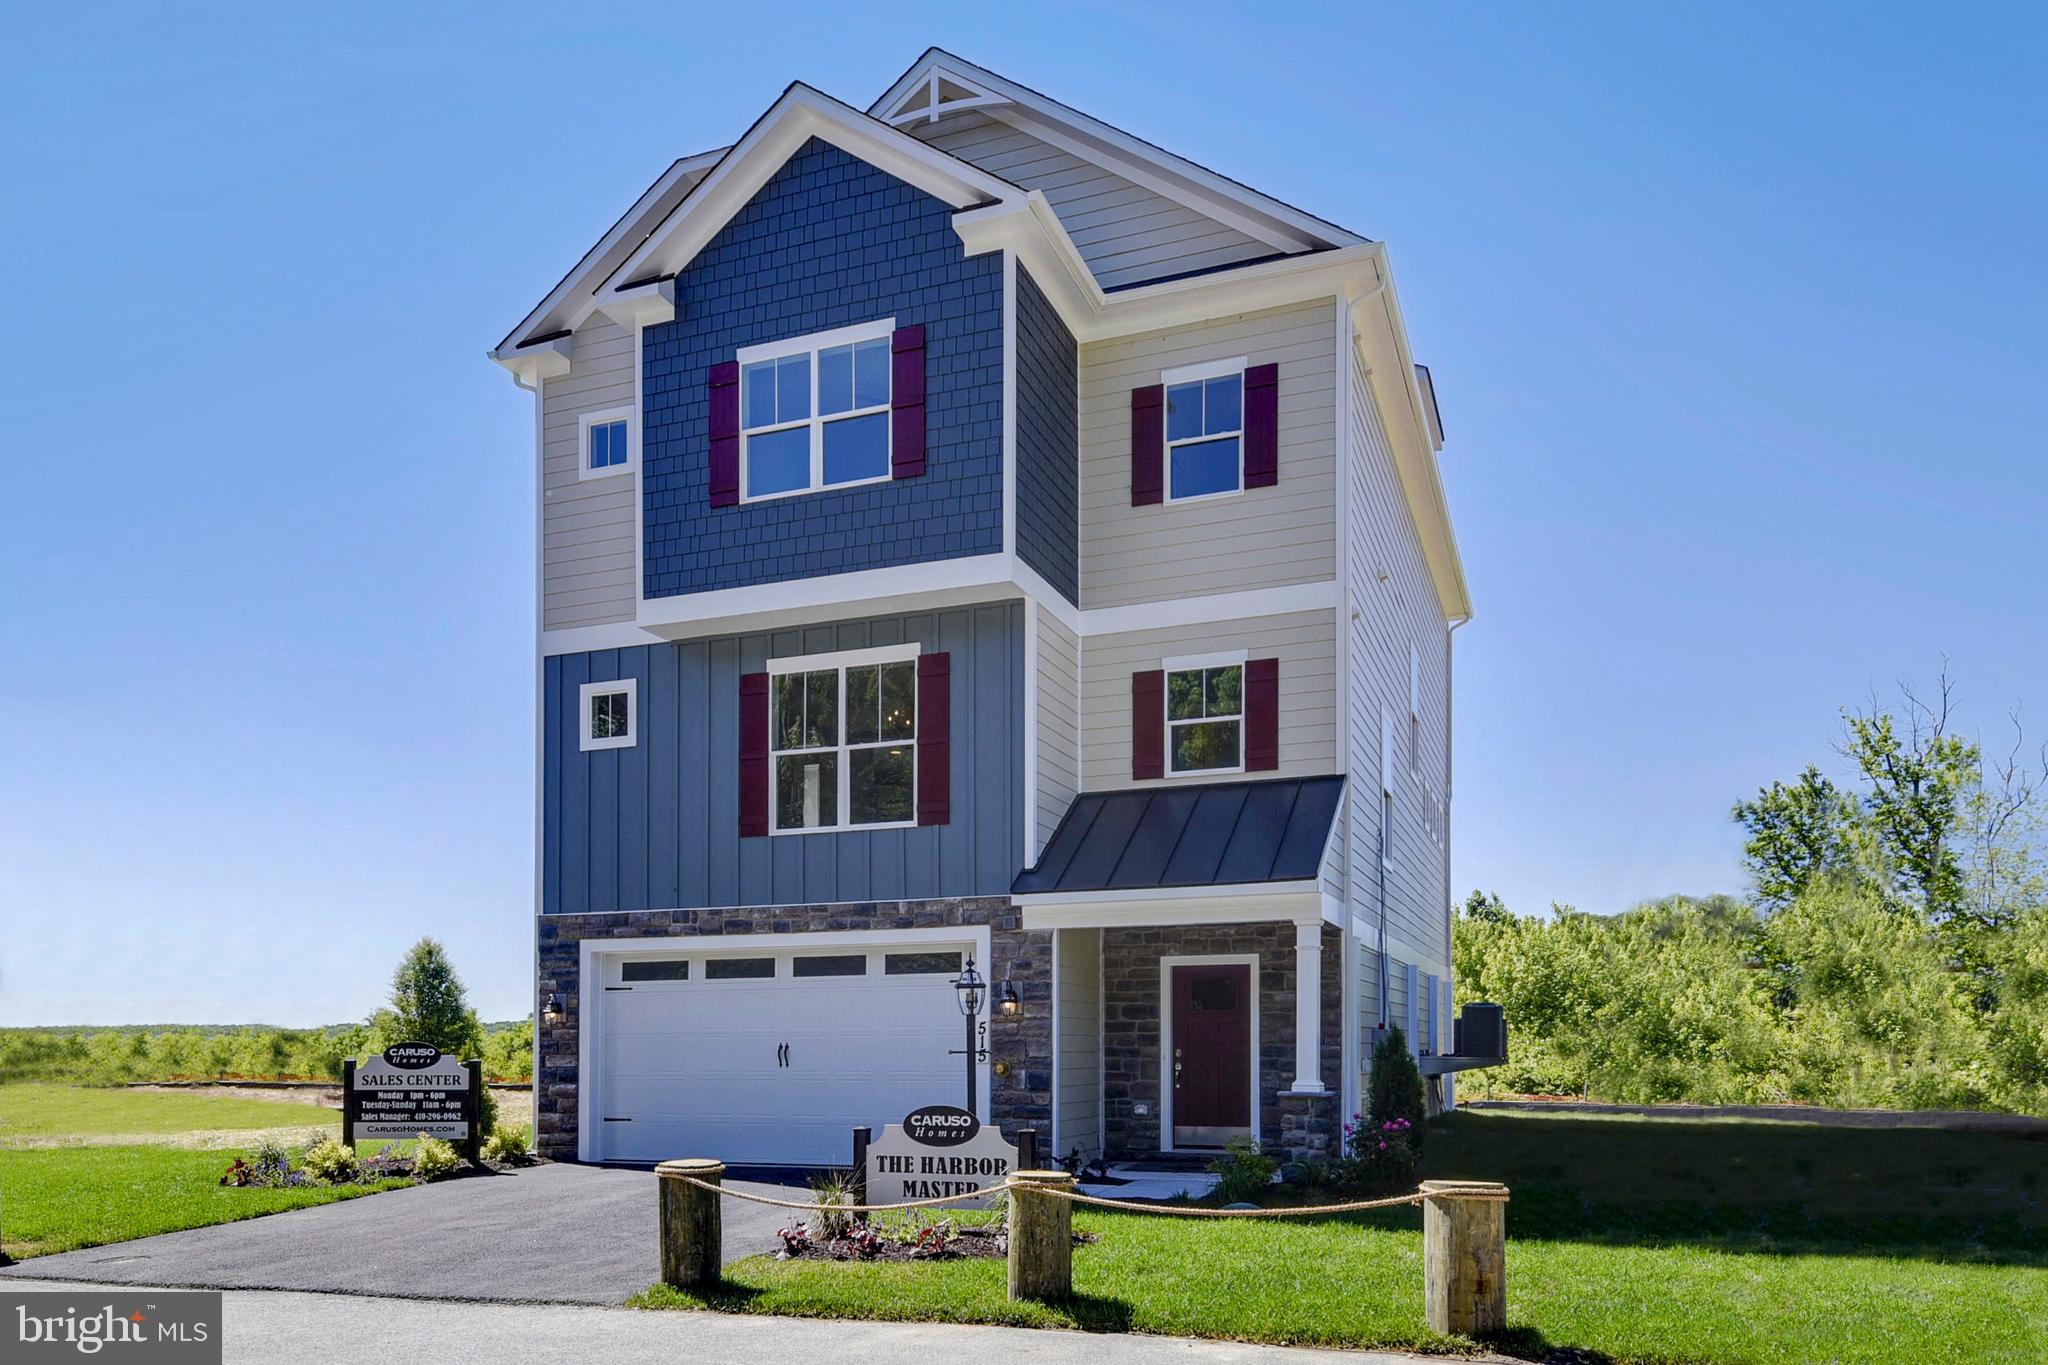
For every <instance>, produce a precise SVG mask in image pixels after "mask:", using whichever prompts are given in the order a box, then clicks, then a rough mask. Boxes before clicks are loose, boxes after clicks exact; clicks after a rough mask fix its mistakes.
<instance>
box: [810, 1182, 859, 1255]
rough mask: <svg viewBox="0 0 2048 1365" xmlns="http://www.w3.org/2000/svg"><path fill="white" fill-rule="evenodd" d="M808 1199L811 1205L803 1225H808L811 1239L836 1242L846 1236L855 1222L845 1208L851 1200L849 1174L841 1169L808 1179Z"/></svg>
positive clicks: (851, 1191)
mask: <svg viewBox="0 0 2048 1365" xmlns="http://www.w3.org/2000/svg"><path fill="white" fill-rule="evenodd" d="M811 1202H812V1204H813V1205H814V1206H815V1207H814V1208H813V1209H812V1212H811V1216H810V1218H809V1219H807V1220H806V1222H805V1226H806V1227H807V1228H809V1230H810V1234H811V1240H812V1241H816V1242H836V1241H838V1240H839V1239H840V1238H842V1237H844V1236H846V1235H847V1234H848V1233H849V1232H850V1231H851V1230H852V1228H853V1224H854V1223H855V1221H857V1220H856V1219H855V1218H854V1216H853V1215H852V1214H850V1213H847V1212H845V1209H846V1207H847V1206H848V1205H849V1204H852V1203H853V1202H854V1199H853V1177H852V1176H851V1175H849V1174H847V1173H846V1172H844V1171H832V1172H828V1173H827V1174H824V1175H821V1176H819V1177H818V1178H817V1179H815V1180H813V1181H812V1182H811Z"/></svg>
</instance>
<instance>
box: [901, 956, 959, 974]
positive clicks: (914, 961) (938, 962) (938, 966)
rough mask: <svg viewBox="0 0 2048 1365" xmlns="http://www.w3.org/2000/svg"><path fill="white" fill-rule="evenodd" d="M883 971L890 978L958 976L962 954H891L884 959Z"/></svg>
mask: <svg viewBox="0 0 2048 1365" xmlns="http://www.w3.org/2000/svg"><path fill="white" fill-rule="evenodd" d="M882 971H883V973H884V974H885V975H888V976H926V975H938V974H940V973H944V974H945V975H947V976H958V975H959V974H960V954H958V953H890V954H888V955H886V956H885V957H883V959H882Z"/></svg>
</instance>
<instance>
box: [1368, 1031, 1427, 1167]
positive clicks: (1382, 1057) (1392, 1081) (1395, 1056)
mask: <svg viewBox="0 0 2048 1365" xmlns="http://www.w3.org/2000/svg"><path fill="white" fill-rule="evenodd" d="M1365 1117H1366V1121H1367V1123H1368V1124H1369V1125H1371V1126H1372V1127H1374V1128H1380V1127H1383V1126H1384V1125H1386V1124H1389V1123H1392V1122H1393V1121H1394V1120H1395V1119H1406V1120H1408V1132H1409V1134H1410V1138H1411V1140H1412V1141H1413V1142H1414V1143H1415V1146H1416V1148H1417V1149H1418V1150H1420V1148H1421V1146H1422V1120H1423V1119H1424V1118H1425V1117H1426V1112H1425V1110H1424V1108H1423V1100H1422V1071H1421V1069H1420V1068H1419V1067H1417V1066H1416V1065H1415V1058H1414V1057H1412V1056H1411V1055H1409V1052H1408V1039H1407V1038H1406V1037H1405V1036H1404V1035H1403V1034H1402V1032H1401V1029H1400V1026H1399V1025H1396V1026H1395V1027H1393V1028H1390V1029H1388V1030H1387V1033H1386V1036H1385V1037H1384V1038H1381V1039H1380V1040H1379V1041H1378V1042H1377V1043H1375V1044H1373V1049H1372V1080H1371V1084H1370V1085H1369V1086H1368V1087H1367V1091H1366V1104H1365Z"/></svg>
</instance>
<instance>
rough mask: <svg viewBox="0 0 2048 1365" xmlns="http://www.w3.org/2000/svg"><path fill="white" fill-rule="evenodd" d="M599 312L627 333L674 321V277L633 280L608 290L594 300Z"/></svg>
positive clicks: (665, 276)
mask: <svg viewBox="0 0 2048 1365" xmlns="http://www.w3.org/2000/svg"><path fill="white" fill-rule="evenodd" d="M597 306H598V308H599V310H600V311H602V312H603V313H604V315H605V316H606V317H608V318H610V319H611V320H612V321H613V322H616V323H618V324H619V326H621V327H623V328H625V329H626V330H627V331H629V332H630V331H632V330H633V329H634V328H635V327H645V326H647V325H649V324H650V323H656V322H674V321H675V320H676V277H675V276H674V275H664V276H662V277H660V278H658V279H651V280H636V281H634V282H633V283H631V284H622V285H620V286H618V287H617V288H616V289H612V290H608V291H607V292H606V294H605V295H604V297H602V298H600V299H599V300H598V304H597Z"/></svg>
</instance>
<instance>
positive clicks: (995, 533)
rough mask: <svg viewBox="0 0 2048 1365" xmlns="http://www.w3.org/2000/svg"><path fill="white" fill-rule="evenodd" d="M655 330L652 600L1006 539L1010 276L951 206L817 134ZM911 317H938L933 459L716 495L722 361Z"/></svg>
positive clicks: (974, 551)
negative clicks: (958, 222)
mask: <svg viewBox="0 0 2048 1365" xmlns="http://www.w3.org/2000/svg"><path fill="white" fill-rule="evenodd" d="M675 291H676V318H675V320H674V321H673V322H666V323H660V324H656V325H652V326H649V327H648V328H647V329H646V331H645V334H644V336H643V338H642V350H641V365H642V374H641V388H642V400H643V404H644V412H643V422H644V426H643V430H642V454H643V465H644V481H645V487H644V488H643V490H642V496H643V498H644V508H643V517H642V521H643V525H644V534H645V537H646V544H645V554H644V556H643V564H644V572H645V593H646V596H648V597H650V598H655V597H672V596H677V595H681V594H687V593H699V592H710V591H714V590H718V589H725V588H739V587H748V586H752V585H755V584H761V583H779V582H787V581H790V580H793V579H802V578H815V577H820V576H823V575H827V574H840V573H851V572H854V571H856V570H863V569H878V568H887V567H892V566H896V565H903V564H924V563H931V562H933V561H937V560H943V559H951V558H956V557H960V556H965V555H981V554H994V553H997V552H998V551H1000V550H1001V549H1002V547H1003V546H1002V540H1003V467H1002V462H1003V452H1002V424H1003V409H1002V404H1003V392H1002V389H1003V285H1002V257H1001V254H1000V253H997V252H987V253H984V254H983V255H980V256H968V255H966V254H965V252H964V250H963V249H962V246H961V243H960V238H959V236H958V235H957V234H956V233H955V232H954V231H953V222H952V209H951V208H950V207H949V206H948V205H947V204H946V203H944V202H943V201H941V200H938V199H934V198H933V197H932V196H930V195H928V194H926V193H924V192H923V191H922V190H919V189H916V188H914V187H913V186H911V185H908V184H905V183H904V182H903V181H901V180H898V179H896V178H895V177H893V176H890V175H888V174H887V173H885V172H883V171H880V170H877V169H876V168H875V167H873V166H870V165H868V164H867V163H866V162H864V161H861V160H859V159H858V158H856V157H854V156H852V155H850V154H849V153H847V152H845V151H842V150H841V149H840V148H838V147H835V146H832V145H831V144H829V143H826V142H823V141H820V140H819V139H817V138H812V139H811V140H810V141H808V142H806V143H805V144H804V145H803V146H802V147H801V148H799V149H798V150H797V151H796V152H795V153H794V154H793V155H792V156H791V157H790V159H789V160H788V161H787V162H785V163H784V164H783V166H782V168H781V169H780V170H778V171H777V172H776V173H775V174H774V175H773V176H771V177H770V178H769V180H768V182H767V183H766V184H765V185H763V186H762V187H761V189H760V190H759V191H757V192H756V193H755V195H754V197H753V198H752V199H751V200H750V201H749V202H748V203H747V204H746V205H745V206H744V207H743V208H741V209H740V211H739V212H738V213H736V214H735V215H734V216H733V217H732V219H731V220H730V221H729V222H728V223H727V224H726V225H725V226H724V227H723V228H721V229H720V230H719V232H718V233H717V234H716V235H715V236H714V237H713V238H712V239H711V241H710V242H709V243H707V244H706V245H705V247H704V249H703V250H702V251H700V252H698V253H697V255H696V256H695V257H694V258H693V259H692V260H691V262H690V264H689V265H687V266H685V267H684V268H683V270H682V271H681V272H680V273H679V274H678V275H677V276H676V281H675ZM882 318H893V319H895V322H896V325H897V326H899V327H904V326H909V325H912V324H917V325H920V326H922V327H923V328H924V344H925V452H926V472H925V473H924V474H923V475H921V476H918V477H915V478H905V479H893V480H889V481H887V482H882V483H870V484H863V485H860V486H858V487H853V488H843V489H826V490H822V491H819V492H814V493H807V494H804V495H801V496H797V497H785V498H776V499H770V500H766V501H762V502H755V503H739V504H737V505H733V506H727V507H713V506H712V505H711V494H710V427H709V423H710V400H709V391H708V387H707V376H708V373H709V371H710V369H711V367H712V366H713V365H716V364H720V363H723V362H726V361H730V360H732V359H734V358H735V356H736V355H737V354H738V352H739V350H740V348H741V347H745V346H752V345H756V344H760V343H765V342H775V341H783V340H787V339H790V338H794V337H802V336H808V335H810V334H813V333H816V332H822V331H829V330H831V329H834V328H839V327H847V326H852V325H854V324H858V323H865V322H873V321H876V320H878V319H882Z"/></svg>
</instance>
